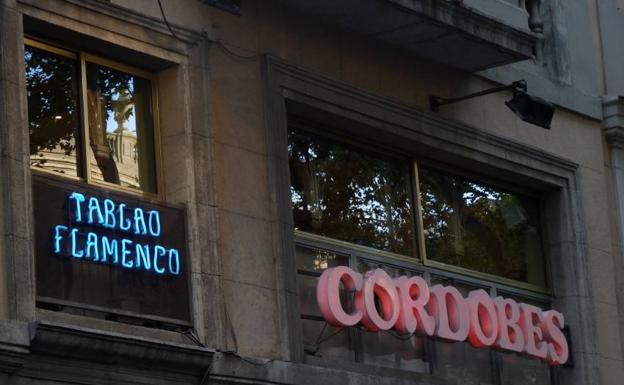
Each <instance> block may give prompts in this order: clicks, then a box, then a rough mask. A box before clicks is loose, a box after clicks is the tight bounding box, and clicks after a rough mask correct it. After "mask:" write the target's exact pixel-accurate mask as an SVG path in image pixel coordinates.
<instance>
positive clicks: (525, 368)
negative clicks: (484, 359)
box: [496, 353, 551, 385]
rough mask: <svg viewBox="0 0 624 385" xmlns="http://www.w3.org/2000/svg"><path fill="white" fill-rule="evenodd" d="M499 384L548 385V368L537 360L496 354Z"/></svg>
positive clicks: (515, 355) (509, 354) (507, 354)
mask: <svg viewBox="0 0 624 385" xmlns="http://www.w3.org/2000/svg"><path fill="white" fill-rule="evenodd" d="M496 354H497V355H498V362H499V367H500V376H501V383H502V384H507V385H527V384H531V385H550V384H551V379H550V368H549V367H548V364H546V363H545V362H543V361H539V360H532V359H529V358H525V357H521V356H519V355H517V354H511V353H496Z"/></svg>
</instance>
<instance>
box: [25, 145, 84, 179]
mask: <svg viewBox="0 0 624 385" xmlns="http://www.w3.org/2000/svg"><path fill="white" fill-rule="evenodd" d="M72 145H73V140H72ZM30 164H31V165H32V166H33V167H36V168H40V169H43V170H48V171H54V172H59V173H61V174H65V175H72V176H76V154H75V152H73V153H72V154H69V155H68V154H66V153H65V151H64V150H63V149H62V148H61V147H60V146H57V147H55V148H54V149H53V150H43V151H38V152H37V153H36V154H34V155H31V156H30Z"/></svg>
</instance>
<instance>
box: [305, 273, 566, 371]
mask: <svg viewBox="0 0 624 385" xmlns="http://www.w3.org/2000/svg"><path fill="white" fill-rule="evenodd" d="M341 284H342V286H343V287H344V289H345V290H348V291H353V292H355V308H354V310H353V311H352V312H347V310H345V308H344V306H343V305H342V303H341V301H340V287H341ZM316 295H317V300H318V304H319V307H320V309H321V313H322V314H323V317H325V320H326V321H327V322H328V323H330V324H331V325H334V326H339V327H340V326H355V325H357V324H361V325H362V326H363V327H365V328H366V329H367V330H369V331H381V330H389V329H395V330H396V331H397V332H399V333H401V334H413V333H415V334H416V335H419V336H428V337H434V338H437V339H440V340H443V341H449V342H463V341H468V342H469V343H470V344H471V345H472V346H474V347H476V348H483V347H491V348H496V349H500V350H506V351H510V352H517V353H522V354H525V355H528V356H531V357H533V358H537V359H540V360H543V361H545V362H547V363H548V364H549V365H553V366H554V365H561V364H564V363H565V362H566V361H567V360H568V355H569V351H568V342H567V340H566V338H565V335H564V334H563V332H562V331H561V329H562V328H563V326H564V319H563V315H562V314H561V313H559V312H557V311H554V310H548V311H542V309H540V308H538V307H536V306H533V305H529V304H526V303H518V302H516V301H514V300H513V299H510V298H503V297H496V298H491V297H490V296H489V295H488V293H487V292H486V291H485V290H482V289H479V290H475V291H471V292H470V293H469V294H468V297H466V298H465V297H464V296H462V294H461V293H460V292H459V291H458V290H457V289H456V288H454V287H452V286H443V285H434V286H432V287H431V288H430V287H429V286H428V285H427V283H426V282H425V280H424V279H423V278H421V277H405V276H403V277H399V278H396V279H392V278H391V277H390V276H389V275H388V274H387V273H386V272H385V271H383V270H381V269H376V270H371V271H369V272H367V273H366V274H364V275H363V276H362V274H360V273H357V272H355V271H353V270H352V269H350V268H348V267H346V266H338V267H333V268H329V269H327V270H325V271H324V272H323V274H322V275H321V277H320V278H319V282H318V285H317V290H316Z"/></svg>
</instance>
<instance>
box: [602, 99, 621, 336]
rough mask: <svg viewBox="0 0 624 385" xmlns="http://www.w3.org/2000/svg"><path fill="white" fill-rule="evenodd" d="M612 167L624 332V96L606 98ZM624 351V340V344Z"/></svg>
mask: <svg viewBox="0 0 624 385" xmlns="http://www.w3.org/2000/svg"><path fill="white" fill-rule="evenodd" d="M602 127H603V129H604V133H605V137H606V139H607V143H608V146H609V148H608V151H609V158H610V165H611V178H612V185H613V200H612V202H613V204H614V205H615V208H616V212H615V215H616V219H617V220H616V222H617V235H618V236H617V238H616V239H614V244H615V245H614V246H616V245H617V247H615V250H614V267H615V272H614V276H615V284H616V300H617V303H618V312H619V323H620V324H619V327H620V330H624V329H623V328H624V277H623V275H622V274H624V247H623V245H624V97H622V96H619V97H618V96H615V97H614V96H605V97H603V121H602ZM621 343H622V347H623V348H624V339H623V340H622V341H621Z"/></svg>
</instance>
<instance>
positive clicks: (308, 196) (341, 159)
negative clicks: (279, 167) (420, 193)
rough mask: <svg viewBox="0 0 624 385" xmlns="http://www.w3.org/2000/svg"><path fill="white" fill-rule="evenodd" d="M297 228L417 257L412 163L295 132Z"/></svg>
mask: <svg viewBox="0 0 624 385" xmlns="http://www.w3.org/2000/svg"><path fill="white" fill-rule="evenodd" d="M288 153H289V163H290V174H291V178H290V180H291V200H292V206H293V215H294V220H295V228H296V229H299V230H303V231H307V232H311V233H315V234H319V235H324V236H327V237H331V238H336V239H340V240H343V241H347V242H353V243H357V244H360V245H366V246H370V247H374V248H378V249H381V250H387V251H392V252H395V253H400V254H404V255H414V247H413V243H414V242H413V239H414V233H413V231H414V230H413V227H414V225H413V219H412V218H413V215H412V204H411V199H410V194H411V193H410V191H411V190H410V166H409V162H407V161H405V162H403V161H397V160H391V159H385V158H383V157H381V156H378V155H374V154H372V153H368V152H366V151H364V150H361V149H354V148H351V147H349V146H347V145H343V144H339V143H336V142H333V141H331V140H328V139H324V138H321V137H318V136H315V135H312V134H308V133H305V132H301V131H294V130H291V131H290V132H289V144H288Z"/></svg>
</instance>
